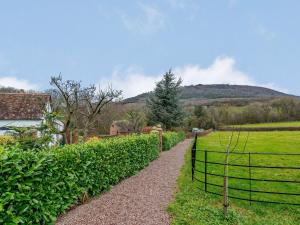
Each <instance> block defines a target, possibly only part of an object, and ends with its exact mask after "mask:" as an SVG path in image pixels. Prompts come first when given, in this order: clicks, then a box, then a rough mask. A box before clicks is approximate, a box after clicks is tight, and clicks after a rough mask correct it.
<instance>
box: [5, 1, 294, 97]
mask: <svg viewBox="0 0 300 225" xmlns="http://www.w3.org/2000/svg"><path fill="white" fill-rule="evenodd" d="M299 12H300V1H298V0H287V1H283V0H276V1H274V0H264V1H247V0H151V1H150V0H149V1H143V0H136V1H134V0H133V1H122V0H103V1H99V0H85V1H81V0H72V1H71V0H52V1H33V0H28V1H17V0H10V1H5V0H0V86H13V87H16V88H24V89H36V90H43V89H46V88H49V78H50V76H53V75H57V74H59V73H61V74H62V75H63V77H64V78H65V79H76V80H81V81H82V82H83V83H84V84H86V85H87V84H90V83H97V84H100V85H101V86H106V85H107V84H109V83H110V84H112V85H113V87H115V88H118V89H122V90H124V97H129V96H134V95H136V94H139V93H142V92H145V91H150V90H152V89H153V87H154V85H155V82H156V81H158V80H159V79H160V78H161V76H162V74H163V73H164V72H165V71H167V70H168V69H169V68H172V69H173V70H174V72H175V74H176V75H177V76H180V77H182V79H183V83H184V85H190V84H199V83H202V84H215V83H227V84H248V85H260V86H266V87H271V88H274V89H277V90H282V91H285V92H288V93H291V94H297V95H300V74H299V60H300V44H299V40H300V29H299V27H300V14H299Z"/></svg>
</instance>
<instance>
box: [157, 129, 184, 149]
mask: <svg viewBox="0 0 300 225" xmlns="http://www.w3.org/2000/svg"><path fill="white" fill-rule="evenodd" d="M162 138H163V140H162V144H163V151H167V150H169V149H171V148H172V147H173V146H175V145H176V144H178V143H179V142H181V141H183V140H184V139H185V133H184V132H182V131H181V132H172V131H168V132H164V133H163V135H162Z"/></svg>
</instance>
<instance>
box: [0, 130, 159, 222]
mask: <svg viewBox="0 0 300 225" xmlns="http://www.w3.org/2000/svg"><path fill="white" fill-rule="evenodd" d="M158 154H159V150H158V138H157V136H156V135H155V134H150V135H139V136H137V135H132V136H127V137H122V138H113V139H108V140H102V141H90V142H88V143H85V144H77V145H68V146H64V147H61V148H57V149H52V150H47V151H46V150H45V151H40V152H34V151H21V150H18V149H9V150H4V151H2V153H1V154H0V224H21V223H22V224H52V223H53V222H54V221H55V220H56V217H57V216H58V215H59V214H61V213H63V212H65V211H66V210H67V209H68V208H70V206H72V205H74V204H78V203H79V202H80V200H81V199H82V198H83V197H84V196H95V195H97V194H99V193H101V192H103V191H104V190H108V189H109V187H110V186H111V185H113V184H116V183H117V182H119V181H120V180H122V179H124V178H126V177H128V176H131V175H134V174H135V173H136V172H137V171H139V170H141V169H142V168H144V167H145V166H146V165H148V164H149V162H150V161H152V160H154V159H155V158H157V157H158Z"/></svg>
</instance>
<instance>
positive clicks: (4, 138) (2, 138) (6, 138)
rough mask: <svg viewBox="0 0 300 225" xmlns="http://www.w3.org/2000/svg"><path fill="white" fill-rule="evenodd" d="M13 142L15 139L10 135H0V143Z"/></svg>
mask: <svg viewBox="0 0 300 225" xmlns="http://www.w3.org/2000/svg"><path fill="white" fill-rule="evenodd" d="M14 142H15V139H14V137H12V136H8V135H1V136H0V145H7V144H12V143H14Z"/></svg>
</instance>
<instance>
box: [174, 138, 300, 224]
mask: <svg viewBox="0 0 300 225" xmlns="http://www.w3.org/2000/svg"><path fill="white" fill-rule="evenodd" d="M230 134H231V133H230V132H215V133H212V134H210V135H208V136H206V137H201V138H199V141H198V146H197V148H198V149H199V148H200V149H202V150H203V149H206V150H219V151H224V150H225V149H224V146H225V145H226V144H228V141H229V137H230ZM247 135H248V133H247V132H242V133H241V136H240V141H239V144H238V145H237V150H236V151H238V152H241V151H243V150H244V144H245V140H246V139H247ZM234 139H235V140H236V139H237V134H235V138H234ZM220 142H221V143H220ZM245 152H274V153H276V152H286V153H296V152H300V132H250V133H249V139H248V144H247V146H246V148H245ZM203 157H204V155H203V153H201V152H197V159H201V160H203ZM186 160H187V162H186V165H185V166H184V168H183V170H182V174H181V176H180V178H179V180H178V185H179V191H178V193H177V194H176V199H175V201H174V202H173V203H172V204H171V205H170V207H169V211H170V213H171V215H172V217H173V224H191V225H192V224H195V225H198V224H199V225H200V224H249V225H250V224H253V225H254V224H266V225H267V224H268V225H269V224H272V225H273V224H274V225H279V224H282V225H287V224H299V221H300V206H287V205H274V204H266V203H252V205H251V206H250V204H249V203H248V202H247V201H241V200H232V199H231V200H230V216H229V218H228V220H224V217H223V214H222V197H221V196H216V195H212V194H207V193H205V192H203V191H201V189H204V185H203V184H201V183H199V182H194V183H192V182H191V164H190V152H188V153H187V155H186ZM208 161H214V162H221V163H223V162H224V155H223V154H219V153H209V154H208ZM230 163H235V164H244V165H247V164H248V154H247V155H231V156H230ZM251 164H252V165H268V166H298V167H299V166H300V156H297V157H295V156H270V155H266V156H265V155H251ZM203 168H204V165H203V163H200V162H197V163H196V169H198V170H199V171H203ZM208 172H209V173H216V174H222V172H223V166H221V165H209V166H208ZM229 175H230V176H238V177H248V176H249V170H248V168H240V167H230V168H229ZM251 175H252V178H258V179H259V178H262V179H263V178H267V179H284V180H297V181H299V180H300V171H299V170H290V169H288V170H283V169H272V170H271V169H261V168H252V169H251ZM196 177H197V178H198V179H201V180H203V179H204V177H203V174H201V173H198V172H196ZM208 182H210V183H215V184H219V185H222V184H223V178H222V177H215V176H208ZM229 186H231V187H237V188H243V189H249V181H243V180H233V179H230V180H229ZM208 190H209V191H214V192H217V193H220V194H221V193H222V188H220V187H214V186H211V185H208ZM252 190H263V191H276V192H288V193H300V185H299V183H298V184H291V183H274V182H272V183H269V182H259V181H252ZM229 194H230V195H233V196H236V197H242V198H249V193H248V192H243V191H236V190H229ZM252 199H257V200H265V201H282V202H294V203H300V197H299V196H286V195H271V194H260V193H252Z"/></svg>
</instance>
